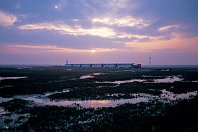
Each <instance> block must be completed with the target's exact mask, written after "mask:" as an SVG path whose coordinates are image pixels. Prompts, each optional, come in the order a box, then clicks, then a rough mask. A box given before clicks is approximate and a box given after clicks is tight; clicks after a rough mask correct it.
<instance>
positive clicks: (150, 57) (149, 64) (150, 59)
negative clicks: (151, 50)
mask: <svg viewBox="0 0 198 132" xmlns="http://www.w3.org/2000/svg"><path fill="white" fill-rule="evenodd" d="M149 65H151V57H149Z"/></svg>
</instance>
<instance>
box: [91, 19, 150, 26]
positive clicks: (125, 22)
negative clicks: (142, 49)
mask: <svg viewBox="0 0 198 132" xmlns="http://www.w3.org/2000/svg"><path fill="white" fill-rule="evenodd" d="M92 22H93V23H102V24H105V25H116V26H120V27H127V26H128V27H138V28H142V27H146V26H148V25H149V24H150V22H149V21H147V20H144V19H137V18H134V17H131V16H126V17H121V18H108V17H106V18H93V19H92Z"/></svg>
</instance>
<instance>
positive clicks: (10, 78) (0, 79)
mask: <svg viewBox="0 0 198 132" xmlns="http://www.w3.org/2000/svg"><path fill="white" fill-rule="evenodd" d="M23 78H27V77H0V81H2V80H16V79H23Z"/></svg>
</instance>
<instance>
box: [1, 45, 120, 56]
mask: <svg viewBox="0 0 198 132" xmlns="http://www.w3.org/2000/svg"><path fill="white" fill-rule="evenodd" d="M1 49H2V51H8V52H9V53H17V54H37V53H91V52H92V51H93V50H94V51H95V52H96V53H100V52H114V51H117V50H118V49H115V48H95V49H72V48H63V47H58V46H53V45H30V44H9V45H3V46H1Z"/></svg>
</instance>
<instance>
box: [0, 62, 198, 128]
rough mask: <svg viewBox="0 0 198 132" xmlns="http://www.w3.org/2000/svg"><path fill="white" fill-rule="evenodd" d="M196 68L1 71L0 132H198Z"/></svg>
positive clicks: (56, 68)
mask: <svg viewBox="0 0 198 132" xmlns="http://www.w3.org/2000/svg"><path fill="white" fill-rule="evenodd" d="M197 91H198V68H197V67H147V68H141V69H122V68H120V69H116V68H115V69H110V68H72V69H68V68H65V67H57V66H51V67H47V66H45V67H44V66H43V67H40V66H34V67H31V66H26V67H24V66H15V67H3V66H2V67H0V130H8V131H9V130H15V131H18V130H22V131H30V130H32V131H48V130H67V131H198V118H197V117H198V96H197Z"/></svg>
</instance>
